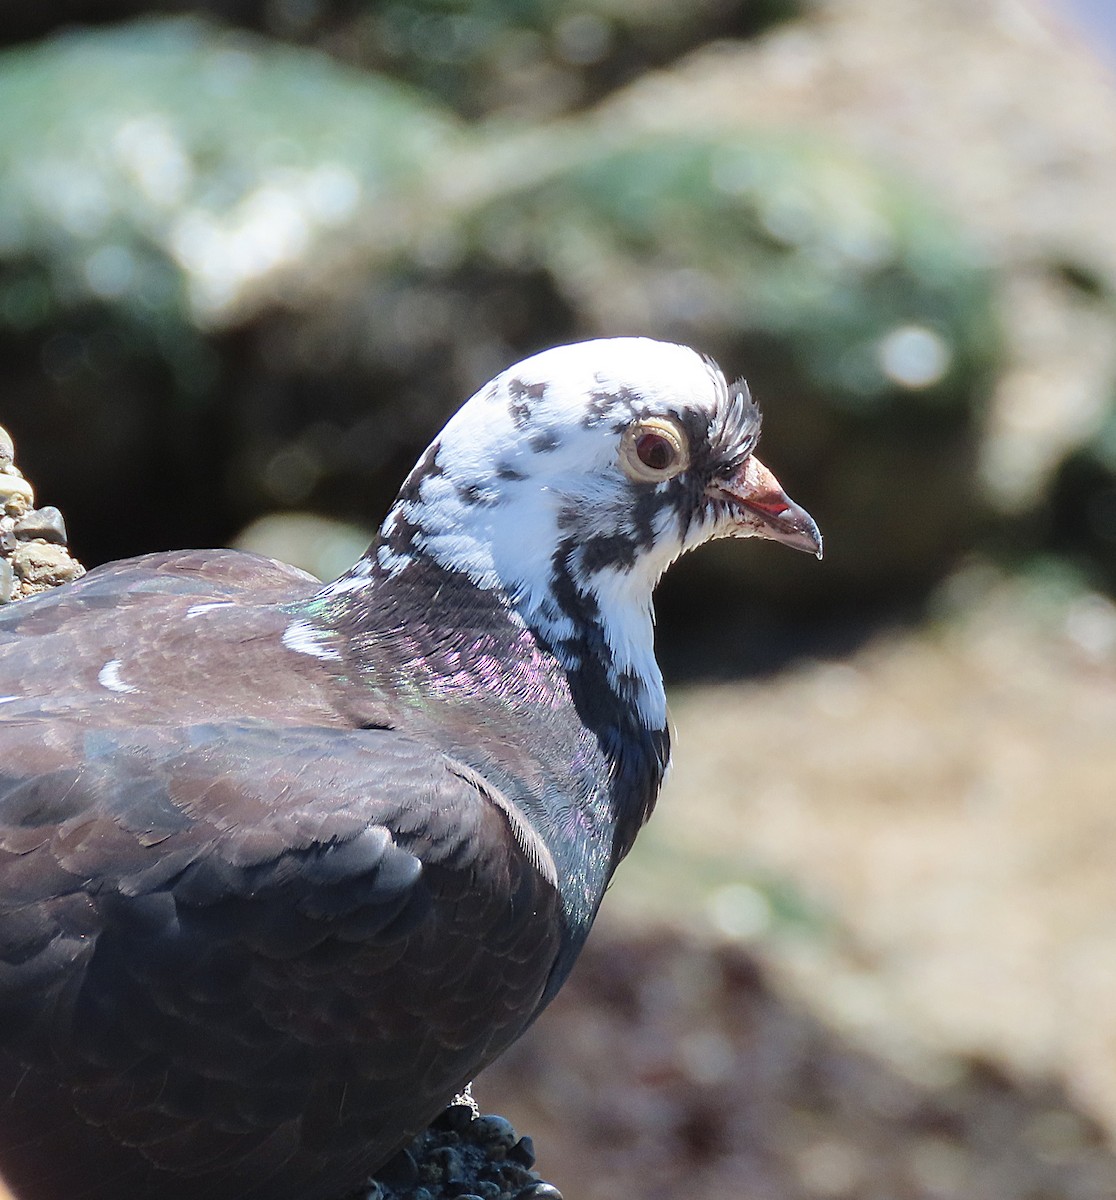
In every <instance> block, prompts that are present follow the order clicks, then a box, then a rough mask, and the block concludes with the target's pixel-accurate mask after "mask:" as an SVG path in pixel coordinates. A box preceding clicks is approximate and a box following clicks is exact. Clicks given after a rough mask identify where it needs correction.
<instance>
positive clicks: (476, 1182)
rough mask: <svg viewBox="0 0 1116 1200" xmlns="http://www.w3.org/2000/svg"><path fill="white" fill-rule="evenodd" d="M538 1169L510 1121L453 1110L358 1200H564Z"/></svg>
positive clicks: (468, 1110)
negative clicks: (534, 1169) (541, 1175)
mask: <svg viewBox="0 0 1116 1200" xmlns="http://www.w3.org/2000/svg"><path fill="white" fill-rule="evenodd" d="M534 1163H535V1152H534V1147H533V1146H532V1144H531V1139H530V1138H529V1137H523V1138H521V1137H518V1136H517V1135H516V1132H515V1130H514V1129H513V1128H512V1126H511V1123H510V1122H509V1121H507V1120H505V1119H504V1118H503V1117H498V1116H478V1115H477V1114H476V1113H475V1112H474V1111H473V1109H472V1108H470V1107H469V1105H468V1104H451V1105H450V1106H449V1108H447V1109H446V1110H445V1111H444V1112H443V1113H442V1114H441V1116H439V1117H438V1119H437V1120H436V1121H434V1123H433V1124H432V1125H431V1126H430V1128H429V1129H427V1130H425V1131H424V1132H423V1133H420V1134H419V1135H418V1137H416V1138H415V1139H414V1141H413V1142H411V1144H410V1145H409V1146H407V1147H406V1148H405V1149H403V1150H401V1151H400V1152H399V1153H398V1154H397V1155H396V1156H395V1157H394V1158H393V1159H392V1160H391V1162H389V1163H386V1164H385V1165H384V1166H383V1167H382V1168H381V1169H380V1171H379V1172H378V1173H377V1177H376V1178H375V1179H374V1180H372V1182H371V1183H370V1184H369V1186H368V1188H367V1189H366V1190H364V1191H362V1192H360V1193H357V1194H356V1196H354V1197H353V1200H562V1193H561V1192H559V1191H558V1189H557V1188H556V1187H554V1186H553V1185H552V1184H549V1183H545V1182H544V1181H543V1180H541V1179H540V1178H539V1176H538V1173H537V1172H535V1171H533V1170H532V1169H531V1168H532V1167H533V1166H534Z"/></svg>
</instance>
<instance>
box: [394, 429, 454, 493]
mask: <svg viewBox="0 0 1116 1200" xmlns="http://www.w3.org/2000/svg"><path fill="white" fill-rule="evenodd" d="M441 449H442V447H441V444H440V443H439V442H431V443H430V445H429V446H427V448H426V453H425V454H424V455H423V456H422V458H420V459H419V461H418V463H417V464H416V465H415V468H414V470H413V471H412V472H411V473H410V475H408V476H407V478H406V480H405V481H404V483H403V486H402V488H400V490H399V497H398V500H397V501H396V503H402V504H414V503H416V501H418V500H419V498H420V497H419V491H420V489H421V488H422V485H423V482H424V481H425V480H427V479H436V478H437V477H438V476H439V475H444V474H445V469H444V468H443V467H442V466H441V464H440V463H439V462H438V454H439V452H440V451H441Z"/></svg>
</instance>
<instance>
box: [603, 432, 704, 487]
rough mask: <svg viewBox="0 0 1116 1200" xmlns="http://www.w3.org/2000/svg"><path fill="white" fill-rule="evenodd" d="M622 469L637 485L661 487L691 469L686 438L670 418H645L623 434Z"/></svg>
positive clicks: (621, 445)
mask: <svg viewBox="0 0 1116 1200" xmlns="http://www.w3.org/2000/svg"><path fill="white" fill-rule="evenodd" d="M620 465H621V467H622V468H623V470H624V474H625V475H627V476H628V478H629V479H631V480H632V481H633V482H634V483H662V482H663V481H664V480H667V479H673V478H674V476H675V475H679V474H681V472H683V471H684V470H685V469H686V468H687V467H688V466H689V465H690V450H689V446H688V444H687V442H686V434H685V431H684V430H683V429H682V427H681V426H680V425H679V424H678V422H677V421H673V420H671V419H670V418H669V417H645V418H644V419H643V420H642V421H633V422H632V423H631V425H629V426H628V428H627V429H625V430H624V436H623V438H622V439H621V442H620Z"/></svg>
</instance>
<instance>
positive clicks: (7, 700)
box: [0, 696, 22, 704]
mask: <svg viewBox="0 0 1116 1200" xmlns="http://www.w3.org/2000/svg"><path fill="white" fill-rule="evenodd" d="M20 699H22V697H20V696H0V704H11V702H12V701H13V700H20Z"/></svg>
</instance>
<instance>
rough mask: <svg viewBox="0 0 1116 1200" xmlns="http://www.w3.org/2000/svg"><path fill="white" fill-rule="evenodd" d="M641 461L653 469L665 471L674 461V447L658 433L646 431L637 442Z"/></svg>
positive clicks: (637, 450)
mask: <svg viewBox="0 0 1116 1200" xmlns="http://www.w3.org/2000/svg"><path fill="white" fill-rule="evenodd" d="M636 454H638V455H639V461H640V462H641V463H643V465H644V466H645V467H650V468H651V470H652V471H665V470H666V469H667V467H669V466H671V464H672V463H673V462H674V447H673V446H672V445H671V444H670V442H669V441H667V439H666V438H665V437H660V436H659V435H658V434H657V433H645V434H644V435H643V436H642V437H641V438H639V440H638V441H637V442H636Z"/></svg>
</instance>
